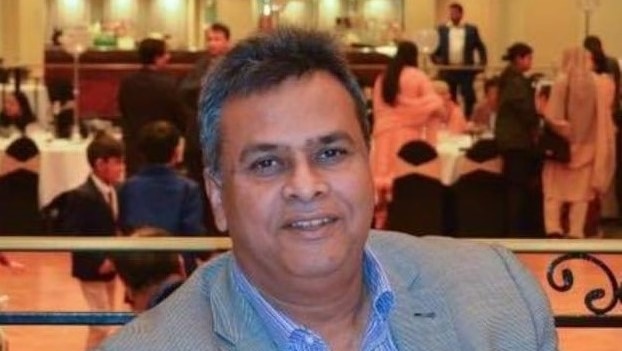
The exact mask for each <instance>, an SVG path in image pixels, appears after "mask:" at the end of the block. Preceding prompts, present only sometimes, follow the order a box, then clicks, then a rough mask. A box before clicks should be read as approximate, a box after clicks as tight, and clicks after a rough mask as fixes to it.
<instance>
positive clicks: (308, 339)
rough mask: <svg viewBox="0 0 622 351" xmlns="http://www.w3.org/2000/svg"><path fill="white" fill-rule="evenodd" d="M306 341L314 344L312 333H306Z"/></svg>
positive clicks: (308, 343)
mask: <svg viewBox="0 0 622 351" xmlns="http://www.w3.org/2000/svg"><path fill="white" fill-rule="evenodd" d="M305 342H306V343H307V345H313V337H312V336H311V335H306V336H305Z"/></svg>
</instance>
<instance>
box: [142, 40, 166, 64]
mask: <svg viewBox="0 0 622 351" xmlns="http://www.w3.org/2000/svg"><path fill="white" fill-rule="evenodd" d="M165 53H166V42H165V41H164V40H161V39H153V38H147V39H143V40H142V41H141V42H140V44H139V45H138V59H139V60H140V63H141V64H143V65H152V64H154V63H155V60H156V59H157V58H158V57H160V56H162V55H164V54H165Z"/></svg>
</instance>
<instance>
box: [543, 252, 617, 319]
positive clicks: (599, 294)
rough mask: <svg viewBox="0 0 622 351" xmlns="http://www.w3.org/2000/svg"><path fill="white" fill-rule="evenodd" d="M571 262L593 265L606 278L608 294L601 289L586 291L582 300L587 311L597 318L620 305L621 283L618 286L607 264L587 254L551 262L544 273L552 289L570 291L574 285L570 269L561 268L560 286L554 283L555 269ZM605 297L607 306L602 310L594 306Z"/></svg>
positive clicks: (563, 256)
mask: <svg viewBox="0 0 622 351" xmlns="http://www.w3.org/2000/svg"><path fill="white" fill-rule="evenodd" d="M572 260H584V261H587V262H591V263H593V264H595V265H596V266H597V267H598V268H600V269H601V270H602V271H603V272H604V273H605V276H606V277H607V280H608V282H609V285H610V287H611V293H610V294H606V291H605V289H602V288H596V289H592V290H590V291H588V293H587V294H586V295H585V298H584V302H585V307H587V309H588V310H590V311H591V312H592V313H594V314H595V315H597V316H602V315H604V314H607V313H608V312H610V311H611V310H613V309H614V308H615V307H616V305H617V304H618V302H620V303H622V283H620V284H618V282H617V280H616V277H615V275H614V274H613V272H612V271H611V269H610V268H609V266H607V264H605V263H604V262H603V261H601V260H600V259H598V258H597V257H595V256H592V255H590V254H588V253H568V254H564V255H562V256H560V257H558V258H556V259H555V260H553V262H551V264H550V265H549V268H548V271H547V273H546V279H547V281H548V282H549V285H550V286H551V287H552V288H553V289H555V290H556V291H559V292H566V291H569V290H570V289H572V286H573V284H574V274H573V273H572V271H571V270H570V268H563V269H562V270H561V278H562V283H561V284H558V282H556V281H555V276H556V274H555V272H556V270H557V268H558V267H559V266H560V265H561V264H562V263H566V262H568V261H572ZM557 276H559V275H557ZM605 296H610V297H611V299H610V300H609V301H608V303H607V305H606V306H605V307H603V308H599V307H597V306H595V302H597V301H598V300H602V299H603V298H604V297H605Z"/></svg>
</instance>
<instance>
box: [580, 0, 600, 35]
mask: <svg viewBox="0 0 622 351" xmlns="http://www.w3.org/2000/svg"><path fill="white" fill-rule="evenodd" d="M599 5H600V0H577V6H578V7H579V8H580V9H581V10H582V11H583V16H584V21H585V29H584V30H585V36H586V37H587V36H588V35H590V19H591V16H592V12H594V10H596V8H597V7H598V6H599Z"/></svg>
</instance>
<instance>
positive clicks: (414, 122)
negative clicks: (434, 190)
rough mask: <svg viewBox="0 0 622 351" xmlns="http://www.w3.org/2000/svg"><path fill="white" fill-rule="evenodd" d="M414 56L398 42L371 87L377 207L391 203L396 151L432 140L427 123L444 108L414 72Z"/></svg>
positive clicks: (379, 222) (410, 45)
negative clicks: (410, 142)
mask: <svg viewBox="0 0 622 351" xmlns="http://www.w3.org/2000/svg"><path fill="white" fill-rule="evenodd" d="M417 54H418V52H417V46H416V45H415V44H414V43H412V42H410V41H404V42H401V43H400V44H399V45H398V48H397V54H396V55H395V57H394V58H393V59H392V60H391V62H389V64H388V66H387V68H386V70H385V71H384V73H382V74H381V75H380V76H378V78H377V79H376V82H375V84H374V92H373V110H374V131H373V135H372V155H371V162H372V170H373V174H374V183H375V186H376V196H377V197H376V200H377V202H378V203H379V204H380V205H383V204H386V203H387V202H388V201H390V194H391V185H392V184H393V179H394V178H395V176H396V162H397V158H398V156H397V153H398V151H399V150H400V148H401V147H402V146H403V145H404V144H406V143H407V142H409V141H412V140H416V139H429V137H431V136H430V135H428V133H427V130H426V129H427V126H428V122H429V120H430V118H431V116H432V113H433V112H434V111H435V110H438V109H440V108H441V106H442V104H443V103H442V100H441V98H440V97H439V96H438V94H436V93H435V92H434V89H433V87H432V83H431V81H430V79H429V78H428V76H426V74H425V73H424V72H422V71H420V70H419V69H418V68H417ZM434 137H435V136H434ZM376 226H382V219H379V218H377V221H376Z"/></svg>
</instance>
